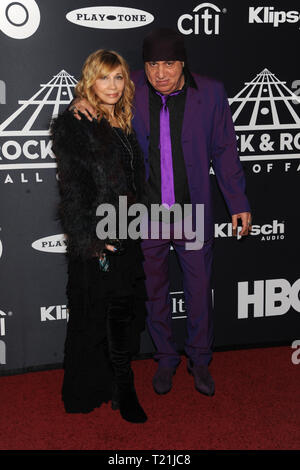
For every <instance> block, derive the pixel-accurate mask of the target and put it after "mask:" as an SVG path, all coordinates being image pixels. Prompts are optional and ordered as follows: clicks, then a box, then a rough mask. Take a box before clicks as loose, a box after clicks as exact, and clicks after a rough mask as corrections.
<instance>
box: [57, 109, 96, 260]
mask: <svg viewBox="0 0 300 470" xmlns="http://www.w3.org/2000/svg"><path fill="white" fill-rule="evenodd" d="M87 126H88V124H87V123H86V122H82V121H77V120H76V119H75V118H74V116H73V115H72V113H70V112H69V111H65V112H64V113H63V114H62V115H60V116H58V118H57V119H55V120H54V121H53V122H52V126H51V138H52V141H53V145H52V148H53V151H54V153H55V155H56V158H57V168H58V179H59V191H60V205H59V217H60V220H61V223H62V227H63V230H64V232H65V234H66V235H67V239H68V242H67V247H68V253H69V254H72V255H74V256H80V257H82V258H89V257H91V256H94V255H95V254H96V252H99V251H100V250H101V249H102V248H103V247H104V241H102V240H99V239H98V238H97V235H96V224H97V222H98V220H97V218H96V207H97V193H98V188H97V185H96V183H95V176H96V177H97V181H98V182H100V184H101V181H105V175H104V174H101V171H102V173H103V170H102V169H101V166H100V167H99V168H97V172H98V174H97V175H95V174H94V173H95V168H94V167H93V165H92V164H91V158H92V155H91V154H92V150H91V148H90V147H91V145H90V138H89V131H88V127H87Z"/></svg>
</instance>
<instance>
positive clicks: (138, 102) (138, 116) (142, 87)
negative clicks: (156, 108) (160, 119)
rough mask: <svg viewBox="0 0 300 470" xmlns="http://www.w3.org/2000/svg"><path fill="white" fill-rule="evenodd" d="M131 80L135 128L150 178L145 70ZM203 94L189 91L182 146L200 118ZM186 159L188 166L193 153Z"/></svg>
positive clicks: (195, 90)
mask: <svg viewBox="0 0 300 470" xmlns="http://www.w3.org/2000/svg"><path fill="white" fill-rule="evenodd" d="M131 79H132V80H133V82H134V84H135V106H134V119H133V126H134V129H135V131H136V134H137V138H138V140H139V143H140V146H141V148H142V150H143V153H144V159H145V168H146V177H147V178H148V176H149V155H148V153H149V136H150V117H149V88H148V85H147V83H146V77H145V73H144V71H143V70H138V71H136V72H132V73H131ZM200 96H201V93H200V90H199V89H198V88H193V87H189V88H188V90H187V97H186V105H185V111H184V118H183V124H182V145H183V146H184V145H185V144H186V143H187V142H188V140H189V135H190V131H191V128H192V127H193V126H191V124H192V122H193V121H194V120H195V116H199V108H200V106H201V99H200ZM184 158H185V160H186V164H187V171H189V170H188V164H189V161H187V160H189V159H190V158H192V153H191V152H187V153H186V152H184Z"/></svg>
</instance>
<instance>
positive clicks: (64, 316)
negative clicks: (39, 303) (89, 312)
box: [41, 305, 69, 321]
mask: <svg viewBox="0 0 300 470" xmlns="http://www.w3.org/2000/svg"><path fill="white" fill-rule="evenodd" d="M68 318H69V313H68V309H67V306H66V305H50V307H41V321H48V320H50V321H53V320H68Z"/></svg>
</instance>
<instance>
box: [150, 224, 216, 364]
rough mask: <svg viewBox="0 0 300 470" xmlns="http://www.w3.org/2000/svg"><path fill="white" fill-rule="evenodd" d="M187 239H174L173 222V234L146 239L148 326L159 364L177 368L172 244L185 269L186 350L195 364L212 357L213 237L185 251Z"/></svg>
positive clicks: (204, 362)
mask: <svg viewBox="0 0 300 470" xmlns="http://www.w3.org/2000/svg"><path fill="white" fill-rule="evenodd" d="M185 243H186V240H185V239H184V238H182V239H175V238H174V230H173V225H172V224H171V226H170V237H169V238H168V239H162V237H161V231H160V237H159V239H157V240H154V239H150V238H149V239H144V240H143V241H142V250H143V254H144V271H145V274H146V289H147V295H148V299H149V300H148V301H147V310H148V316H147V325H148V329H149V332H150V335H151V337H152V339H153V341H154V344H155V346H156V350H157V351H156V354H155V356H154V358H155V359H156V360H158V361H159V366H162V367H176V366H177V365H178V364H179V362H180V355H179V353H178V351H177V350H176V344H175V342H174V340H173V338H172V325H171V322H172V315H171V302H170V295H169V287H170V285H169V274H168V257H169V251H170V245H171V244H172V245H173V247H174V249H175V251H176V253H177V256H178V260H179V263H180V266H181V268H182V272H183V288H184V295H185V305H186V314H187V338H186V342H185V352H186V354H187V356H188V357H189V358H190V359H192V360H193V362H194V363H195V364H202V365H203V364H206V365H207V364H208V363H209V362H210V360H211V357H212V341H213V325H212V292H211V268H212V245H213V239H209V240H208V241H206V242H205V243H204V245H203V247H202V249H200V250H186V249H185Z"/></svg>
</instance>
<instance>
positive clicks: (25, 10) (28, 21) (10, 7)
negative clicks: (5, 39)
mask: <svg viewBox="0 0 300 470" xmlns="http://www.w3.org/2000/svg"><path fill="white" fill-rule="evenodd" d="M40 19H41V15H40V10H39V7H38V5H37V3H36V2H35V0H18V1H17V2H14V1H12V0H1V1H0V30H1V31H2V32H3V33H4V34H6V35H7V36H9V37H11V38H14V39H26V38H28V37H30V36H32V35H33V34H34V33H35V32H36V30H37V29H38V27H39V25H40Z"/></svg>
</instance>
